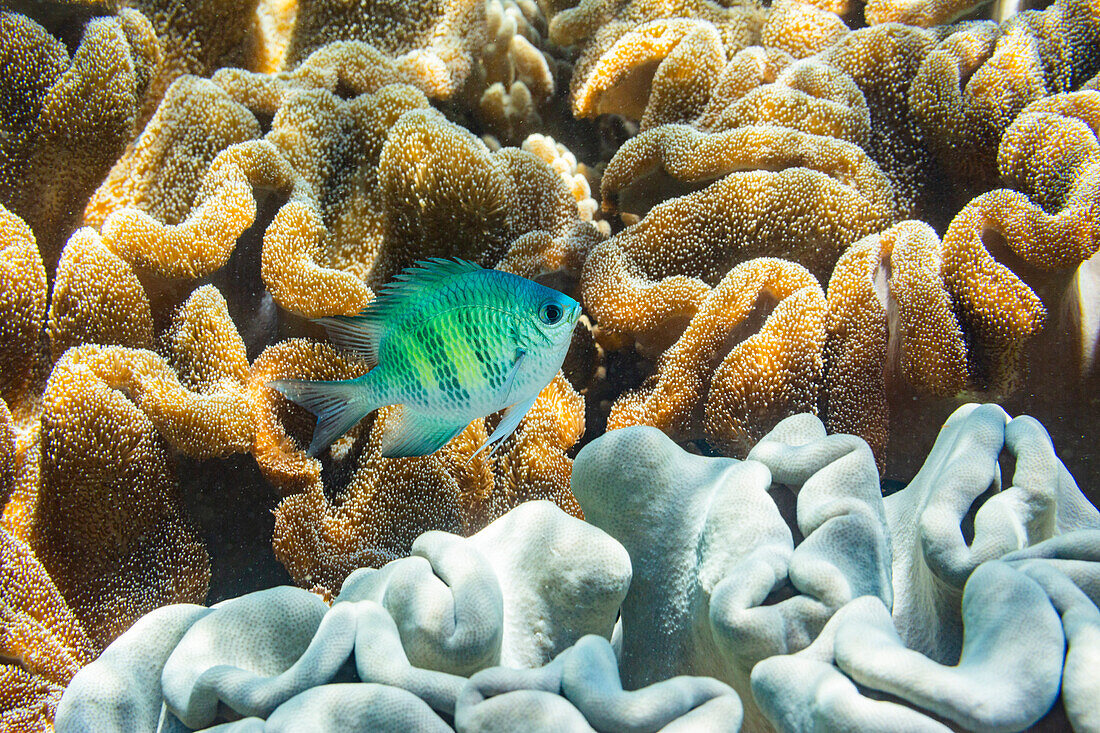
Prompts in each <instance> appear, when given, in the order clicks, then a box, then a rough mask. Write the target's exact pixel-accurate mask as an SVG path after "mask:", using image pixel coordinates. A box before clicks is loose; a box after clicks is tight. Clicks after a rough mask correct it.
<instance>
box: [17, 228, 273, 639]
mask: <svg viewBox="0 0 1100 733" xmlns="http://www.w3.org/2000/svg"><path fill="white" fill-rule="evenodd" d="M91 244H92V245H94V244H95V242H94V240H93V241H92V242H91ZM161 342H162V346H163V348H164V350H165V352H166V354H167V355H168V357H167V360H165V359H164V358H162V357H161V356H158V355H157V354H156V353H154V352H152V351H148V350H145V349H135V348H127V347H123V346H103V345H99V344H89V345H83V346H74V347H72V348H70V349H68V350H67V351H65V353H64V354H63V355H62V356H61V357H60V359H59V360H58V362H57V364H56V365H55V366H54V369H53V373H52V374H51V375H50V378H49V381H48V382H47V384H46V393H45V397H44V401H45V407H44V413H43V415H42V422H41V425H42V427H41V434H40V436H39V435H38V434H37V433H36V434H35V435H31V436H28V437H27V439H26V440H25V441H23V442H25V443H26V444H27V445H26V446H25V447H23V448H22V451H21V453H22V456H21V457H20V456H19V455H18V454H17V458H18V459H19V460H20V461H21V463H22V465H21V470H22V471H23V473H24V474H25V475H26V476H28V477H34V478H37V479H38V480H37V481H32V483H33V485H28V484H27V481H23V480H21V482H20V484H19V485H18V486H17V487H16V490H15V494H16V497H15V498H14V499H13V501H12V502H11V503H10V504H9V505H8V507H7V510H6V511H5V517H4V519H5V523H6V524H7V526H8V527H10V528H11V530H12V532H13V534H16V536H18V537H21V538H25V539H26V540H27V542H28V543H29V544H30V545H31V547H32V548H33V549H34V552H35V554H36V555H37V556H38V557H39V558H40V559H41V560H42V563H43V565H44V566H45V567H46V568H47V569H48V570H49V573H50V577H52V578H53V579H54V582H56V583H57V586H58V588H59V589H60V590H61V593H62V594H63V595H64V597H65V599H66V601H67V602H68V604H69V606H70V607H71V608H72V609H73V611H74V613H76V615H77V617H78V618H79V619H80V620H81V622H82V623H83V624H84V627H85V629H87V630H88V633H89V634H90V635H91V636H92V637H93V639H94V640H95V641H96V643H97V644H98V645H102V644H104V643H105V642H107V641H109V640H110V639H112V638H114V636H116V635H117V634H118V633H120V632H121V631H122V630H124V629H125V628H127V626H128V625H129V624H130V623H132V622H133V621H134V620H135V619H137V618H138V617H139V616H140V615H142V614H143V613H146V612H148V611H149V610H151V609H153V608H156V607H157V606H159V605H163V604H165V603H172V602H182V601H192V602H194V601H202V600H203V598H204V597H205V595H206V590H207V584H208V582H209V576H210V571H209V560H208V557H207V553H206V549H205V548H204V547H203V545H202V543H201V541H200V540H199V539H198V538H197V536H196V534H195V532H194V530H193V529H192V528H191V526H190V523H189V521H188V520H187V518H186V516H185V515H184V513H183V511H182V509H181V507H180V498H179V495H178V493H179V489H178V486H177V482H176V476H175V465H174V459H173V451H175V452H179V453H183V454H184V455H188V456H193V457H198V458H203V457H214V456H225V455H228V454H230V453H234V452H245V451H248V450H250V449H251V447H252V442H253V433H254V430H253V424H252V413H251V409H250V407H249V405H248V402H247V398H246V395H245V382H246V380H247V377H248V361H247V358H246V356H245V349H244V344H243V343H242V341H241V338H240V336H239V335H238V334H237V330H236V328H235V327H234V325H233V322H232V320H230V318H229V314H228V312H227V308H226V303H225V300H224V299H223V298H222V297H221V295H220V293H218V291H217V290H216V289H215V288H214V287H213V286H209V285H208V286H204V287H202V288H199V289H198V290H196V291H195V292H194V293H192V295H191V297H190V298H189V299H188V300H187V301H186V302H185V303H184V304H183V305H182V306H181V307H180V309H179V310H178V312H177V313H176V314H175V317H174V318H173V322H172V324H171V326H170V327H169V329H168V330H167V331H166V332H165V333H164V334H162V335H161ZM39 451H40V456H41V463H40V465H39V464H37V463H36V462H35V461H33V460H30V458H31V457H30V456H29V454H30V453H32V452H33V453H38V452H39ZM36 469H37V470H36Z"/></svg>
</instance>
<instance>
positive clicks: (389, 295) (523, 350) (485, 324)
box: [269, 258, 581, 457]
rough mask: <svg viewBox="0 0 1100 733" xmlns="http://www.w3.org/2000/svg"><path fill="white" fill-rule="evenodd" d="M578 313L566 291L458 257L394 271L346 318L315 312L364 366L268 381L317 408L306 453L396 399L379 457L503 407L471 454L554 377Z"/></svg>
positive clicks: (432, 447) (436, 440)
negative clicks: (341, 373) (326, 377)
mask: <svg viewBox="0 0 1100 733" xmlns="http://www.w3.org/2000/svg"><path fill="white" fill-rule="evenodd" d="M580 315H581V306H580V304H579V303H578V302H577V301H575V300H573V299H572V298H570V297H569V296H567V295H563V294H562V293H559V292H558V291H556V290H552V289H550V288H547V287H544V286H542V285H539V284H538V283H535V282H532V281H531V280H528V279H526V278H522V277H519V276H518V275H512V274H510V273H507V272H501V271H499V270H486V269H485V268H483V267H480V266H479V265H476V264H474V263H473V262H467V261H465V260H458V259H454V260H445V259H439V258H433V259H430V260H422V261H420V262H417V263H416V264H415V265H413V266H412V267H409V268H407V269H405V270H404V271H403V272H402V273H401V274H400V275H398V276H397V278H396V280H395V281H394V282H392V283H388V284H387V285H385V286H383V287H382V288H381V289H380V290H379V293H378V297H376V298H375V299H374V300H373V301H372V302H371V303H370V305H368V306H367V308H366V309H365V310H364V311H363V312H362V313H361V314H359V315H357V316H336V317H333V318H321V319H318V320H319V322H320V323H321V324H323V325H324V326H325V328H326V329H327V330H328V333H329V336H330V337H331V338H332V340H333V342H335V344H336V345H337V346H339V347H340V348H343V349H346V350H349V351H353V352H355V353H357V354H360V355H361V356H362V357H364V358H365V359H366V361H367V363H368V364H369V365H370V366H371V367H373V368H372V369H371V370H370V371H369V372H367V373H366V374H365V375H363V376H362V377H359V378H358V379H350V380H346V381H339V382H314V381H305V380H298V379H280V380H276V381H273V382H269V385H270V386H271V387H273V388H275V389H276V390H278V391H279V392H281V393H282V394H283V395H285V396H286V397H287V398H288V399H290V400H291V401H293V402H296V403H298V404H299V405H301V406H302V407H304V408H306V409H307V410H309V411H310V412H312V413H313V414H314V415H316V416H317V427H316V429H315V430H314V431H313V440H312V442H311V443H310V445H309V454H310V455H314V456H315V455H317V454H318V453H320V452H321V451H323V450H324V449H325V448H327V447H328V445H329V444H330V443H332V441H334V440H336V438H338V437H340V436H341V435H343V434H344V433H346V432H347V431H348V430H350V429H351V428H352V427H353V426H354V425H355V424H356V423H358V422H359V421H360V420H362V419H363V418H364V417H366V415H367V414H368V413H370V412H373V411H374V410H377V409H378V408H379V407H383V406H384V405H395V404H396V405H400V414H399V415H398V416H397V419H396V420H392V421H387V423H386V432H385V433H384V435H383V436H382V455H383V456H387V457H398V456H423V455H427V454H429V453H433V452H435V451H437V450H439V449H440V448H442V447H443V446H444V445H446V444H447V442H448V441H449V440H450V439H451V438H453V437H455V436H456V435H458V434H459V433H460V432H462V430H463V429H465V427H466V426H467V425H469V424H470V422H471V421H473V420H475V419H477V418H479V417H485V416H486V415H490V414H492V413H494V412H496V411H497V410H501V409H505V408H507V409H506V411H505V413H504V416H503V417H502V418H501V421H500V424H498V425H497V427H496V429H495V430H493V433H492V435H490V436H489V439H488V441H487V442H486V443H485V445H482V446H481V447H480V448H478V450H477V452H475V453H474V455H475V456H476V455H477V453H480V452H481V451H482V450H484V449H485V447H486V446H489V445H499V444H500V442H501V441H502V440H504V439H505V438H507V437H508V436H509V435H511V433H512V432H513V431H514V430H515V429H516V427H517V426H518V425H519V422H520V419H521V418H522V417H523V416H524V414H526V412H527V411H528V410H529V409H531V406H532V405H533V404H535V398H536V397H538V395H539V392H541V391H542V388H543V387H545V386H546V385H547V384H549V383H550V380H552V379H553V378H554V376H555V375H556V374H557V373H558V369H559V368H560V367H561V364H562V361H564V360H565V354H566V352H567V351H568V350H569V343H570V341H571V339H572V335H573V327H574V325H575V324H576V322H577V319H578V318H580Z"/></svg>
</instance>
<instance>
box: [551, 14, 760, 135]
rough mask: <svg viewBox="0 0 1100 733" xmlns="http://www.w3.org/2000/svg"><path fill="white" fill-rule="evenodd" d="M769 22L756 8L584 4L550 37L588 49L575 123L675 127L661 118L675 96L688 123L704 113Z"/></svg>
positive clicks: (575, 92) (579, 70)
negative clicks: (625, 121)
mask: <svg viewBox="0 0 1100 733" xmlns="http://www.w3.org/2000/svg"><path fill="white" fill-rule="evenodd" d="M616 6H617V7H616ZM763 15H764V12H763V10H762V8H761V7H760V6H759V5H757V4H756V3H755V2H746V3H743V4H736V5H733V6H731V7H724V6H722V5H721V4H719V3H716V2H712V1H711V0H682V1H678V2H658V1H657V0H631V2H626V3H612V2H607V1H604V2H582V3H581V4H580V5H578V7H576V8H572V9H569V10H565V11H562V12H560V13H558V14H557V15H555V16H554V18H553V19H552V21H551V23H550V37H551V39H552V40H553V41H555V42H556V43H559V44H561V45H571V44H575V43H580V42H584V48H583V50H582V52H581V56H580V58H579V59H578V61H577V66H576V68H575V69H574V73H573V80H572V85H571V89H570V98H571V100H572V107H573V113H574V114H575V115H576V116H578V117H593V116H596V115H598V114H604V113H609V112H614V113H617V114H623V115H626V116H628V117H633V118H635V119H644V118H646V117H648V116H650V115H653V116H655V117H656V116H659V117H660V120H657V119H654V120H653V121H652V122H651V123H650V124H655V123H656V122H658V121H667V120H669V119H670V118H669V112H668V111H663V112H661V111H659V110H660V108H661V107H664V106H666V105H667V104H668V99H667V98H668V97H670V96H671V97H675V98H676V102H675V103H676V105H677V106H678V107H680V108H682V111H681V112H680V114H681V115H687V116H689V117H691V116H694V114H692V112H691V110H692V108H698V109H701V107H702V105H703V104H705V103H706V101H707V94H708V92H709V88H710V84H711V83H712V81H713V77H714V76H715V75H716V74H717V73H718V72H719V71H720V70H721V69H722V66H723V65H724V64H725V62H726V60H727V58H729V57H730V56H732V55H733V54H735V53H736V52H737V51H739V50H741V49H743V48H745V47H746V46H749V45H751V44H752V43H754V42H756V41H757V39H758V38H759V36H760V29H761V26H762V23H763ZM681 47H682V48H681ZM651 89H652V91H653V95H652V97H651V94H650V92H651ZM650 109H652V112H651V111H650ZM697 111H698V110H697V109H696V113H697Z"/></svg>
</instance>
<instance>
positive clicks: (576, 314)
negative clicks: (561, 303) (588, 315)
mask: <svg viewBox="0 0 1100 733" xmlns="http://www.w3.org/2000/svg"><path fill="white" fill-rule="evenodd" d="M583 314H584V309H583V308H581V304H580V303H577V304H576V305H575V306H573V323H576V322H577V321H579V320H580V318H581V316H582V315H583Z"/></svg>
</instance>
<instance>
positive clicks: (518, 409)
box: [466, 394, 538, 463]
mask: <svg viewBox="0 0 1100 733" xmlns="http://www.w3.org/2000/svg"><path fill="white" fill-rule="evenodd" d="M537 399H538V394H535V396H534V397H532V398H531V399H529V400H524V401H523V402H517V403H516V404H514V405H512V406H511V407H509V408H508V409H507V410H505V411H504V415H503V416H501V418H500V423H499V424H498V425H497V426H496V429H495V430H493V434H492V435H490V436H489V439H488V440H486V441H485V442H484V443H482V444H481V447H480V448H478V449H477V450H476V451H474V455H473V456H470V457H469V458H467V459H466V463H469V462H470V461H472V460H474V456H476V455H477V454H478V453H480V452H481V451H483V450H485V448H486V447H488V446H490V445H491V446H493V449H492V450H491V451H489V455H490V456H492V455H493V454H494V453H496V450H497V448H499V447H500V444H501V443H503V442H504V439H505V438H507V437H508V436H509V435H511V434H512V433H514V432H515V431H516V428H517V427H519V422H520V420H522V419H523V416H524V415H526V414H527V411H528V410H530V409H531V407H532V406H533V405H534V404H535V400H537Z"/></svg>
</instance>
